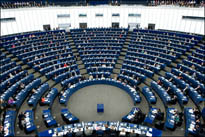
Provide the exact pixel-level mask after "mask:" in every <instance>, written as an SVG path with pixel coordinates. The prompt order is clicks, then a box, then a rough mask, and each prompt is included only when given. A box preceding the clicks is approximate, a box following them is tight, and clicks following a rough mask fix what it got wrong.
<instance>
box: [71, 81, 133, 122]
mask: <svg viewBox="0 0 205 137" xmlns="http://www.w3.org/2000/svg"><path fill="white" fill-rule="evenodd" d="M97 104H104V113H97ZM133 106H134V102H133V101H132V99H131V97H130V96H129V94H127V92H126V91H123V90H122V89H120V88H118V87H115V86H110V85H93V86H87V87H84V88H82V89H80V90H78V91H76V92H75V93H74V94H73V95H72V96H71V97H70V99H69V101H68V109H69V110H70V112H71V113H72V114H73V115H75V116H76V117H78V118H79V119H80V121H84V122H87V121H121V119H122V117H123V116H125V115H126V114H127V113H129V111H130V110H131V109H132V107H133Z"/></svg>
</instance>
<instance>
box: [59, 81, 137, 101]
mask: <svg viewBox="0 0 205 137" xmlns="http://www.w3.org/2000/svg"><path fill="white" fill-rule="evenodd" d="M95 84H106V85H112V86H116V87H118V88H121V89H122V90H125V91H126V92H127V93H128V94H129V95H130V96H131V98H132V99H133V101H134V104H135V103H139V102H140V101H141V97H140V96H139V93H138V92H137V91H136V90H135V89H134V88H132V87H130V86H129V85H124V84H122V83H120V82H118V81H115V80H113V79H110V78H105V79H92V80H84V81H80V82H79V83H77V84H75V85H74V87H72V88H69V89H67V90H66V91H64V93H63V95H62V96H61V97H60V103H61V104H66V102H67V101H68V100H69V98H70V97H71V95H72V94H73V93H74V92H76V91H77V90H79V89H81V88H83V87H86V86H90V85H95Z"/></svg>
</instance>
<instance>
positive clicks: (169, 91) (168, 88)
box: [166, 86, 174, 95]
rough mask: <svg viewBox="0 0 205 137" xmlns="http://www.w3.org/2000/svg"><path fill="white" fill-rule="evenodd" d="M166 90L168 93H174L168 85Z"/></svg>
mask: <svg viewBox="0 0 205 137" xmlns="http://www.w3.org/2000/svg"><path fill="white" fill-rule="evenodd" d="M166 92H167V93H168V94H169V95H174V93H173V92H172V90H171V88H170V87H169V86H168V87H167V90H166Z"/></svg>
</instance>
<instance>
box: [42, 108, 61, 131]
mask: <svg viewBox="0 0 205 137" xmlns="http://www.w3.org/2000/svg"><path fill="white" fill-rule="evenodd" d="M42 117H43V119H44V122H45V124H46V126H47V127H51V126H57V122H56V120H55V119H54V118H53V116H52V114H51V110H50V109H46V110H43V113H42Z"/></svg>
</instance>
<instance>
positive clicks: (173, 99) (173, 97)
mask: <svg viewBox="0 0 205 137" xmlns="http://www.w3.org/2000/svg"><path fill="white" fill-rule="evenodd" d="M176 102H177V96H176V95H172V96H171V102H170V103H171V104H176Z"/></svg>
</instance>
